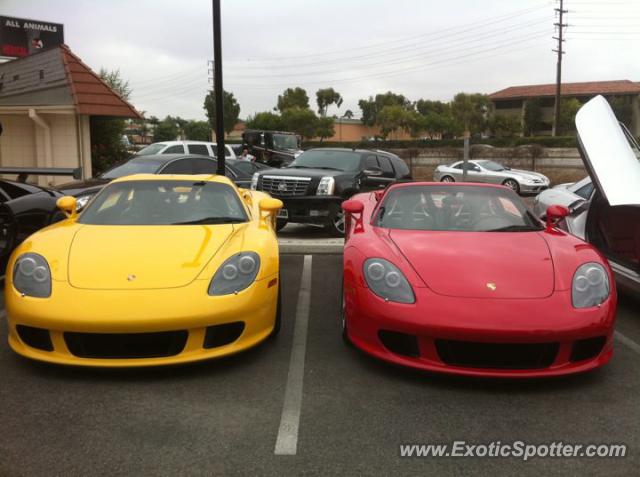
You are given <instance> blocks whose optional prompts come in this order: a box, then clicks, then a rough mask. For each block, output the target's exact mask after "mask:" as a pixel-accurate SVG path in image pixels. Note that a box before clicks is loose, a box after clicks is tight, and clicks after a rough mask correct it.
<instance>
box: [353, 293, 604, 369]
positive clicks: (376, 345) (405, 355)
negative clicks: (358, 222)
mask: <svg viewBox="0 0 640 477" xmlns="http://www.w3.org/2000/svg"><path fill="white" fill-rule="evenodd" d="M414 292H415V294H416V302H415V303H414V304H410V305H409V304H400V303H393V302H385V301H384V300H382V299H381V298H379V297H378V296H376V295H374V294H373V293H372V292H371V291H370V290H369V289H368V288H366V287H363V286H359V285H356V286H351V285H347V287H346V288H345V314H346V320H347V334H348V337H349V339H350V340H351V341H352V342H353V344H354V345H356V346H357V347H358V348H360V349H362V350H363V351H365V352H367V353H369V354H371V355H373V356H375V357H377V358H380V359H383V360H385V361H390V362H392V363H395V364H399V365H404V366H410V367H413V368H418V369H422V370H428V371H437V372H446V373H452V374H462V375H470V376H485V377H544V376H556V375H563V374H571V373H579V372H584V371H588V370H590V369H593V368H597V367H600V366H602V365H604V364H606V363H607V362H608V361H609V360H610V359H611V356H612V354H613V327H614V321H615V314H616V297H615V293H612V295H611V296H610V297H609V298H608V299H607V300H606V301H605V302H604V303H603V304H602V305H600V306H599V307H592V308H585V309H575V308H573V306H572V304H571V292H570V291H561V292H555V293H554V294H553V295H551V296H550V297H548V298H544V299H531V300H521V299H501V300H489V299H473V298H460V297H447V296H442V295H437V294H435V293H433V292H432V291H430V290H429V289H428V288H418V289H415V290H414Z"/></svg>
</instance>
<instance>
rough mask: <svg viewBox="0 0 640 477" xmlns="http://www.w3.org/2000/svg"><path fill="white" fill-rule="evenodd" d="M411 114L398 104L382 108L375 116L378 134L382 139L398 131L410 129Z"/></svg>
mask: <svg viewBox="0 0 640 477" xmlns="http://www.w3.org/2000/svg"><path fill="white" fill-rule="evenodd" d="M411 119H412V117H411V113H410V112H409V111H407V110H406V109H405V108H403V107H402V106H400V105H399V104H392V105H389V106H384V107H383V108H382V109H381V110H380V112H378V115H377V122H378V125H379V126H380V133H381V134H382V137H383V138H385V139H386V138H387V136H388V135H389V134H390V133H392V132H394V131H397V130H398V129H406V130H409V129H410V121H411Z"/></svg>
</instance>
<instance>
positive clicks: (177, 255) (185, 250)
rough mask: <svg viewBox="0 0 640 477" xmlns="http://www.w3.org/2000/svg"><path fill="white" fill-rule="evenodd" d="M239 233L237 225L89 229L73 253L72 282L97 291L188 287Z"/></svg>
mask: <svg viewBox="0 0 640 477" xmlns="http://www.w3.org/2000/svg"><path fill="white" fill-rule="evenodd" d="M232 233H233V225H231V224H223V225H182V226H175V225H168V226H162V225H158V226H148V225H146V226H107V225H83V226H81V227H80V228H79V229H78V230H77V232H76V233H75V236H74V237H73V241H72V243H71V247H70V251H69V262H68V273H69V283H70V284H71V285H72V286H74V287H77V288H87V289H94V290H105V289H111V290H136V289H150V288H175V287H181V286H185V285H188V284H189V283H191V282H192V281H193V280H195V279H196V278H197V277H198V275H199V274H200V272H201V270H202V269H203V268H204V267H205V266H206V264H207V263H208V262H209V261H210V260H211V258H212V257H213V256H214V255H215V254H216V252H217V251H218V250H219V249H220V247H222V245H223V244H224V243H225V242H226V241H227V239H228V238H229V237H230V236H231V234H232Z"/></svg>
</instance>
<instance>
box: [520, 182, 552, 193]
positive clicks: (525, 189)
mask: <svg viewBox="0 0 640 477" xmlns="http://www.w3.org/2000/svg"><path fill="white" fill-rule="evenodd" d="M548 188H549V184H544V183H543V184H525V183H522V182H520V193H521V194H538V193H540V192H542V191H543V190H547V189H548Z"/></svg>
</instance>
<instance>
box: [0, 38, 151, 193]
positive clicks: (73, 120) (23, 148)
mask: <svg viewBox="0 0 640 477" xmlns="http://www.w3.org/2000/svg"><path fill="white" fill-rule="evenodd" d="M91 116H103V117H104V116H111V117H120V118H140V117H141V116H140V114H139V113H138V112H137V111H136V109H135V108H134V107H133V106H132V105H131V104H129V103H128V102H127V101H125V100H124V99H123V98H121V97H120V96H119V95H118V94H117V93H116V92H115V91H113V90H112V89H111V88H110V87H109V86H108V85H107V84H106V83H105V82H104V81H102V79H100V77H99V76H98V75H97V74H96V73H95V72H94V71H92V70H91V68H89V67H88V66H87V65H86V64H84V63H83V62H82V60H80V58H78V57H77V56H76V55H75V54H74V53H73V52H72V51H71V50H70V49H69V47H68V46H66V45H61V46H59V47H56V48H51V49H48V50H45V51H42V52H38V53H35V54H32V55H30V56H26V57H23V58H18V59H15V60H11V61H8V62H6V63H3V64H0V125H1V126H2V131H3V132H2V135H0V166H3V167H65V168H77V167H81V168H82V172H83V176H84V177H90V176H91V172H92V171H91V137H90V132H89V131H90V127H89V121H90V117H91ZM64 180H68V179H64V178H60V179H58V181H64Z"/></svg>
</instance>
